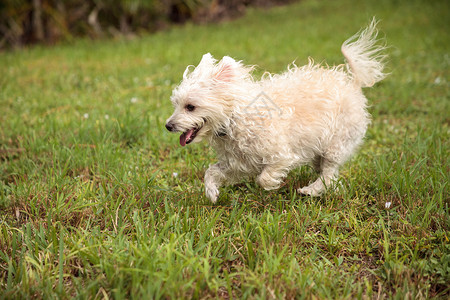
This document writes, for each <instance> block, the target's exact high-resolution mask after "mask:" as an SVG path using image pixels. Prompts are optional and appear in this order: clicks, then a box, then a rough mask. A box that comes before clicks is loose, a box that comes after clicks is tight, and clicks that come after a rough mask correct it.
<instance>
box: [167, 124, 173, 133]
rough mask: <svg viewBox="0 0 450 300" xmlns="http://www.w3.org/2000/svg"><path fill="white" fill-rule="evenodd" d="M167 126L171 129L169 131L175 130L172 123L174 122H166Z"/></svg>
mask: <svg viewBox="0 0 450 300" xmlns="http://www.w3.org/2000/svg"><path fill="white" fill-rule="evenodd" d="M166 128H167V130H169V131H173V125H172V123H170V122H168V123H166Z"/></svg>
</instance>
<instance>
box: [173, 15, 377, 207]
mask: <svg viewBox="0 0 450 300" xmlns="http://www.w3.org/2000/svg"><path fill="white" fill-rule="evenodd" d="M376 25H377V22H376V21H375V19H374V20H373V21H372V22H371V24H370V25H369V26H368V27H367V28H366V29H365V30H363V31H361V32H360V33H358V34H357V35H355V36H353V37H352V38H350V39H349V40H347V41H346V42H344V44H343V45H342V53H343V54H344V56H345V58H346V60H347V63H346V65H340V66H336V67H331V68H329V67H323V66H318V65H314V63H313V61H312V60H311V59H310V62H309V64H308V65H306V66H303V67H297V66H295V65H294V64H292V65H291V66H290V67H289V68H288V70H287V71H286V72H285V73H283V74H279V75H271V74H265V75H264V76H263V78H262V79H261V80H260V81H255V80H254V79H253V77H252V75H251V71H252V67H248V66H244V65H243V64H242V63H241V62H240V61H235V60H234V59H232V58H230V57H227V56H225V57H224V58H223V59H222V60H221V61H219V62H217V61H216V60H215V59H214V58H213V57H212V56H211V54H209V53H208V54H205V55H204V56H203V58H202V60H201V61H200V63H199V65H198V66H197V67H195V68H194V70H193V71H191V68H190V67H188V68H186V71H185V72H184V74H183V81H182V82H181V83H180V85H179V86H178V87H177V88H176V89H175V90H174V91H173V94H172V97H171V101H172V103H173V105H174V108H175V111H174V113H173V115H172V116H171V117H170V118H169V119H168V120H167V124H166V127H167V129H168V130H169V131H175V132H182V134H181V136H180V144H181V145H182V146H185V145H186V144H189V143H191V142H200V141H201V140H207V141H208V142H209V143H210V144H211V145H212V146H213V147H214V148H215V150H216V152H217V155H218V158H219V162H218V163H216V164H213V165H211V166H210V167H209V169H208V170H207V171H206V173H205V179H204V183H205V192H206V196H207V197H208V198H209V199H210V200H211V201H212V202H215V201H216V200H217V198H218V196H219V187H220V186H222V185H223V184H232V183H236V182H238V181H241V180H243V179H245V178H255V179H256V181H257V182H258V184H260V185H261V186H262V187H263V188H264V189H266V190H271V189H276V188H278V187H279V186H280V184H281V182H282V181H283V179H284V178H285V177H286V175H287V174H288V172H289V171H290V170H292V169H293V168H297V167H299V166H301V165H305V164H310V165H312V166H313V167H314V168H315V169H316V170H317V171H318V172H319V173H320V176H319V177H318V179H317V180H316V181H315V182H313V183H312V184H310V185H308V186H306V187H302V188H300V189H299V190H298V191H299V192H300V193H302V194H307V195H311V196H318V195H320V194H321V193H323V192H324V191H325V190H326V188H327V187H329V186H331V185H332V183H333V181H334V180H336V179H337V176H338V170H339V167H340V166H341V165H342V164H343V163H344V162H345V161H347V160H348V159H349V158H350V157H351V155H352V154H353V153H354V152H355V150H356V149H357V147H358V146H359V145H360V144H361V142H362V140H363V138H364V135H365V132H366V129H367V126H368V124H369V123H370V116H369V114H368V112H367V110H366V107H367V99H366V98H365V96H364V95H363V93H362V91H361V88H362V87H370V86H372V85H374V84H375V83H376V82H378V81H380V80H382V79H383V78H384V77H385V74H384V73H383V66H384V64H383V59H384V57H385V56H384V55H382V54H381V51H382V50H383V49H384V47H383V46H379V45H377V39H376V36H377V29H376ZM345 69H346V70H345Z"/></svg>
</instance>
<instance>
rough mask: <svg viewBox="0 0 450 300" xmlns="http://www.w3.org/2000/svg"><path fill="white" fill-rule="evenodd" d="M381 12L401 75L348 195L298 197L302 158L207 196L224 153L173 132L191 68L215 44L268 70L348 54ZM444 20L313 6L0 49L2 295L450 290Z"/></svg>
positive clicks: (383, 96) (437, 293)
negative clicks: (346, 44)
mask: <svg viewBox="0 0 450 300" xmlns="http://www.w3.org/2000/svg"><path fill="white" fill-rule="evenodd" d="M372 16H376V17H377V18H378V19H381V23H380V30H381V33H382V34H383V35H385V36H386V41H387V43H388V45H389V46H391V47H390V49H389V56H390V60H389V66H388V68H389V71H390V72H391V75H390V76H389V77H388V78H387V79H386V80H384V81H383V82H382V83H380V84H378V85H377V86H376V87H374V88H373V89H367V90H365V93H366V95H367V97H368V98H369V100H370V103H371V107H370V112H371V114H372V115H373V122H372V125H371V127H370V129H369V131H368V134H367V138H366V142H365V144H364V146H363V147H362V148H361V150H360V151H359V153H358V155H357V156H356V157H355V158H353V159H352V161H351V162H350V163H348V164H347V165H346V166H345V167H344V168H343V169H342V172H341V174H342V177H341V178H342V183H343V186H344V187H345V193H342V194H333V193H330V194H327V195H325V196H323V197H322V198H319V199H311V198H308V197H302V196H300V195H298V194H296V192H295V190H296V188H298V187H300V186H302V185H304V184H306V183H307V182H308V181H310V180H312V179H314V178H315V177H314V176H316V175H315V174H314V173H313V172H312V171H311V170H310V169H309V168H306V167H305V168H302V169H300V170H296V171H294V172H292V173H291V174H290V175H289V177H288V178H287V179H286V181H285V184H284V185H283V186H282V188H280V189H279V190H277V191H272V192H266V191H264V190H262V189H261V188H260V187H258V186H257V185H256V184H254V183H251V182H244V183H242V184H239V185H236V186H231V187H225V188H223V189H222V191H221V192H222V194H221V197H220V198H219V201H218V203H217V204H215V205H213V204H211V203H210V202H209V201H208V200H207V199H206V198H205V196H204V187H203V182H202V178H203V174H204V171H205V169H206V168H207V167H208V165H209V164H211V163H213V162H214V161H215V158H214V152H213V151H212V150H210V148H209V146H208V145H204V144H201V145H190V146H188V147H185V148H181V147H180V146H179V145H178V136H177V135H171V134H169V133H168V132H167V131H166V130H165V128H164V122H165V120H166V118H167V117H168V116H170V114H171V110H172V107H171V104H170V101H169V100H168V99H169V96H170V93H171V89H172V88H173V86H174V85H176V84H177V83H178V82H179V81H180V79H181V76H182V73H183V71H184V68H185V67H186V66H187V65H189V64H197V63H198V61H199V59H200V58H201V55H202V54H203V53H206V52H211V53H212V54H213V55H215V56H216V57H221V56H223V55H231V56H233V57H235V58H238V59H243V60H244V61H245V62H246V63H249V64H258V66H259V67H260V69H259V71H258V72H259V73H262V71H263V70H270V71H273V72H279V71H281V70H283V69H284V68H285V66H286V65H287V64H288V63H289V62H291V61H293V60H294V59H296V62H297V64H298V65H301V64H304V63H306V62H307V57H308V56H312V57H314V58H315V60H316V61H319V62H320V61H324V60H326V62H327V63H328V64H340V63H342V62H343V58H342V55H341V54H340V45H341V43H342V42H343V41H344V40H345V39H346V38H347V37H349V36H350V35H352V34H353V33H355V32H356V31H357V30H358V29H359V28H360V27H362V26H364V25H365V24H367V22H368V21H369V20H370V19H371V17H372ZM449 17H450V5H449V2H448V1H387V0H378V1H350V0H343V1H313V0H304V1H302V2H300V3H298V4H294V5H291V6H286V7H277V8H274V9H272V10H268V11H264V10H252V11H250V12H249V13H248V14H247V15H246V16H245V17H243V18H241V19H239V20H235V21H232V22H226V23H222V24H211V25H207V26H206V25H205V26H196V25H191V24H188V25H186V26H184V27H179V28H178V27H174V28H172V29H170V30H168V31H166V32H160V33H157V34H155V35H151V36H144V37H142V38H139V39H132V40H126V39H123V40H99V41H89V40H79V41H76V42H74V43H71V44H63V45H58V46H55V47H34V48H31V49H24V50H21V51H16V52H10V53H8V52H7V53H1V54H0V72H1V73H0V86H1V89H0V107H1V114H0V123H1V126H0V298H5V299H17V298H23V299H28V298H38V299H39V298H44V299H55V298H72V297H76V298H111V297H112V298H116V299H121V298H138V299H139V298H143V299H148V298H149V297H151V298H216V297H218V298H252V299H253V298H261V299H262V298H276V299H279V298H307V299H309V298H320V299H327V298H339V299H344V298H347V299H354V298H366V299H367V298H396V299H421V298H433V297H438V298H446V297H449V294H450V290H449V282H450V243H449V238H450V233H449V232H450V231H449V225H450V217H449V185H448V178H449V171H450V165H449V148H450V143H449V138H450V126H449V124H450V118H449V112H450V104H449V103H450V101H449V96H450V88H449V84H450V83H449V80H450V76H449V67H450V56H449V49H450V39H449V35H448V29H449V26H448V19H449ZM174 173H176V174H177V176H175V175H174ZM386 202H391V203H392V204H391V207H390V208H389V209H387V208H385V203H386Z"/></svg>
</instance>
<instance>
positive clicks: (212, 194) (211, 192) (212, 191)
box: [205, 186, 219, 203]
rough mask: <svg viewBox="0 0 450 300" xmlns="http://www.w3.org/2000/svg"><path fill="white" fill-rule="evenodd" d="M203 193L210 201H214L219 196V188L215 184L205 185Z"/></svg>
mask: <svg viewBox="0 0 450 300" xmlns="http://www.w3.org/2000/svg"><path fill="white" fill-rule="evenodd" d="M205 194H206V197H208V199H209V200H211V202H212V203H216V201H217V198H218V197H219V189H218V188H217V187H216V186H210V187H205Z"/></svg>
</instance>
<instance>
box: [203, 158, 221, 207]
mask: <svg viewBox="0 0 450 300" xmlns="http://www.w3.org/2000/svg"><path fill="white" fill-rule="evenodd" d="M225 173H226V167H225V166H224V164H223V163H217V164H214V165H211V166H209V168H208V170H206V172H205V180H204V181H205V193H206V197H208V198H209V200H211V201H212V202H213V203H216V201H217V198H218V197H219V187H220V186H221V185H222V183H223V182H224V181H225V180H226V174H225Z"/></svg>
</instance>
